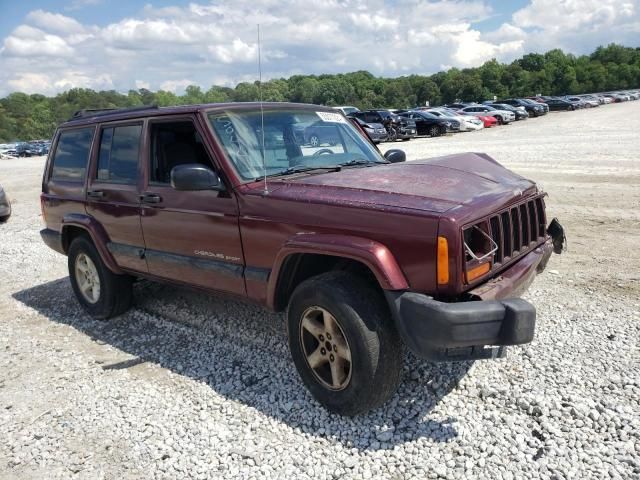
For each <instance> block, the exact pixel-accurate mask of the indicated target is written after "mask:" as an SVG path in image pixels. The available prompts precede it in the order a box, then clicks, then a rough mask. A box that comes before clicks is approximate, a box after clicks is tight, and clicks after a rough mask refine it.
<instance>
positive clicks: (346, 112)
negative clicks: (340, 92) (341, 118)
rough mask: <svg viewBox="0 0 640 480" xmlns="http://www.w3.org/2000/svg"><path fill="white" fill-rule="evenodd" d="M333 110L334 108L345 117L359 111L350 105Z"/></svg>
mask: <svg viewBox="0 0 640 480" xmlns="http://www.w3.org/2000/svg"><path fill="white" fill-rule="evenodd" d="M333 108H335V109H336V110H340V111H341V112H342V114H343V115H345V116H346V115H349V114H351V113H356V112H359V111H360V109H359V108H358V107H353V106H351V105H344V106H342V107H333Z"/></svg>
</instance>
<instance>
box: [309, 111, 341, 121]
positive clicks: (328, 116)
mask: <svg viewBox="0 0 640 480" xmlns="http://www.w3.org/2000/svg"><path fill="white" fill-rule="evenodd" d="M316 115H318V116H319V117H320V120H322V121H323V122H332V123H347V119H346V118H344V117H343V116H342V114H341V113H332V112H316Z"/></svg>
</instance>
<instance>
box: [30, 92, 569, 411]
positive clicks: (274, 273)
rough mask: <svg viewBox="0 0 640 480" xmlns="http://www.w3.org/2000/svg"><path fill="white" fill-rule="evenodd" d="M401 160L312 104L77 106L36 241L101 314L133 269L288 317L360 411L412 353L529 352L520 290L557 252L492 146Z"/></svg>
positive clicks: (297, 348) (48, 173)
mask: <svg viewBox="0 0 640 480" xmlns="http://www.w3.org/2000/svg"><path fill="white" fill-rule="evenodd" d="M310 129H312V130H313V131H314V132H321V133H320V134H318V137H319V138H320V139H321V141H320V142H316V143H317V144H315V145H311V144H309V143H308V140H305V139H307V138H308V137H309V136H308V135H307V134H308V131H309V130H310ZM403 160H404V154H403V153H402V152H401V151H398V150H395V151H390V152H387V154H386V155H385V156H383V155H381V154H380V152H379V151H378V150H377V148H376V147H375V146H374V145H373V144H372V143H371V142H370V141H369V140H368V138H367V136H366V134H365V133H364V132H363V131H361V130H359V129H358V127H356V126H354V125H353V124H352V123H350V122H349V121H348V120H347V119H346V118H345V117H344V116H342V115H341V114H339V113H336V112H335V110H333V109H330V108H326V107H320V106H315V105H298V104H285V103H278V104H270V103H265V104H263V105H260V104H252V103H246V104H243V103H237V104H215V105H196V106H184V107H174V108H157V107H144V108H134V109H126V110H114V111H81V112H78V113H77V114H76V115H75V116H74V117H73V118H72V119H71V120H69V121H68V122H66V123H64V124H62V125H61V126H60V127H59V128H58V130H57V132H56V134H55V137H54V141H53V148H52V149H51V153H50V155H49V158H48V161H47V164H46V167H45V171H44V177H43V182H42V195H41V201H42V212H43V216H44V219H45V221H46V226H47V228H46V229H44V230H43V231H42V232H41V233H42V238H43V240H44V241H45V243H46V244H47V245H49V246H50V247H51V248H53V249H54V250H56V251H58V252H60V253H62V254H65V255H67V256H68V265H69V275H70V278H71V285H72V287H73V290H74V292H75V294H76V296H77V298H78V301H79V302H80V303H81V304H82V306H83V307H84V308H85V309H86V310H87V311H88V312H89V313H90V314H91V315H93V316H95V317H97V318H103V319H104V318H109V317H111V316H114V315H118V314H121V313H123V312H125V311H126V310H127V309H128V308H129V306H130V305H131V300H132V282H133V280H134V279H135V278H136V277H144V278H148V279H152V280H159V281H163V282H170V283H174V284H179V285H187V286H190V287H195V288H199V289H202V290H204V291H208V292H225V293H228V294H234V295H237V296H240V297H243V298H246V299H249V300H252V301H254V302H257V303H258V304H261V305H265V306H266V307H268V308H270V309H272V310H275V311H283V310H286V312H287V331H288V334H289V347H290V350H291V354H292V357H293V360H294V362H295V365H296V367H297V369H298V371H299V373H300V376H301V378H302V380H303V382H304V383H305V385H306V386H307V387H308V388H309V390H310V391H311V393H312V394H313V395H314V396H315V397H316V399H318V401H320V403H322V404H323V405H324V406H325V407H327V408H328V409H329V410H332V411H334V412H338V413H341V414H345V415H353V414H357V413H360V412H364V411H367V410H369V409H371V408H373V407H376V406H378V405H381V404H382V403H383V402H384V401H385V400H386V399H388V398H389V397H390V396H391V395H392V393H393V392H394V390H395V388H396V386H397V385H398V382H399V379H400V372H401V367H402V358H403V357H402V347H403V344H404V345H406V346H407V347H408V348H409V349H410V350H411V351H413V352H414V353H415V354H417V355H419V356H421V357H424V358H428V359H433V360H471V359H479V358H496V357H500V356H502V355H503V354H504V350H505V346H506V345H517V344H523V343H527V342H530V341H531V340H532V338H533V335H534V326H535V318H536V312H535V309H534V307H533V306H532V305H531V304H529V303H528V302H526V301H524V300H522V299H518V298H514V297H516V296H517V295H519V294H520V293H521V292H523V291H524V290H525V289H526V288H527V286H528V285H529V284H530V283H531V281H532V280H533V278H534V276H535V274H536V272H540V271H542V270H543V269H544V267H545V265H546V263H547V260H548V258H549V256H550V254H551V251H552V250H553V249H554V248H555V250H557V251H560V250H561V249H562V241H563V234H562V227H561V226H560V225H559V224H558V223H557V221H555V220H554V221H553V222H551V225H550V226H549V227H547V224H546V223H547V218H546V214H545V205H544V196H545V194H544V193H542V192H540V191H539V190H538V188H537V187H536V185H535V184H534V183H533V182H531V181H529V180H526V179H525V178H523V177H521V176H519V175H516V174H515V173H513V172H511V171H509V170H507V169H505V168H504V167H502V166H501V165H499V164H498V163H497V162H496V161H494V160H493V159H491V158H490V157H488V156H487V155H485V154H478V153H465V154H460V155H451V156H447V157H440V158H432V159H428V160H418V161H412V162H406V163H405V162H402V161H403Z"/></svg>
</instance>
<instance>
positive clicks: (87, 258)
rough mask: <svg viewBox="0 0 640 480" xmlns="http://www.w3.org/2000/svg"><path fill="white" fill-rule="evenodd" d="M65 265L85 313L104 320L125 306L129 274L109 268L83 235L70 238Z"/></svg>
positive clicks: (129, 293)
mask: <svg viewBox="0 0 640 480" xmlns="http://www.w3.org/2000/svg"><path fill="white" fill-rule="evenodd" d="M68 266H69V278H70V280H71V287H72V288H73V291H74V293H75V294H76V298H77V299H78V301H79V302H80V304H81V305H82V307H83V308H84V309H85V310H86V311H87V313H89V315H91V316H92V317H94V318H98V319H101V320H106V319H108V318H111V317H113V316H115V315H120V314H121V313H124V312H126V311H127V310H128V309H129V307H130V306H131V299H132V296H133V295H132V294H133V288H132V284H133V278H132V277H131V276H129V275H116V274H115V273H113V272H112V271H111V270H109V269H108V268H107V266H106V265H105V264H104V263H103V261H102V258H100V254H99V253H98V251H97V250H96V247H95V246H94V245H93V242H92V241H91V240H90V239H89V238H88V237H87V236H84V235H83V236H80V237H76V238H75V239H74V240H73V242H71V246H70V247H69V253H68Z"/></svg>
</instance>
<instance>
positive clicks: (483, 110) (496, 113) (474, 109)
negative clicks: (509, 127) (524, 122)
mask: <svg viewBox="0 0 640 480" xmlns="http://www.w3.org/2000/svg"><path fill="white" fill-rule="evenodd" d="M460 111H461V112H465V113H474V114H476V113H480V114H483V115H487V116H489V117H493V118H495V119H496V120H497V121H498V125H501V124H506V123H511V122H513V121H515V119H516V114H515V113H513V112H510V111H509V110H498V109H496V108H493V107H490V106H488V105H471V106H469V107H464V108H462V109H460Z"/></svg>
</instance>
